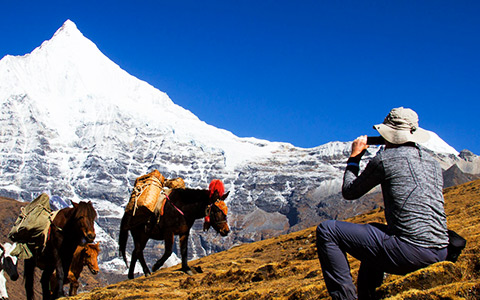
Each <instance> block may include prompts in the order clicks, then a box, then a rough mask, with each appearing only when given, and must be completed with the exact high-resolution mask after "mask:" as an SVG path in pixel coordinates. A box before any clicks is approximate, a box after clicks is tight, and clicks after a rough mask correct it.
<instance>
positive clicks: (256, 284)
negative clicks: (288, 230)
mask: <svg viewBox="0 0 480 300" xmlns="http://www.w3.org/2000/svg"><path fill="white" fill-rule="evenodd" d="M444 194H445V200H446V205H445V206H446V207H445V208H446V212H447V215H448V227H449V228H450V229H453V230H455V231H457V232H458V233H459V234H461V235H462V236H464V237H465V238H466V239H467V240H468V244H467V248H466V249H465V250H464V252H463V253H462V255H461V256H460V258H459V260H458V261H457V263H455V264H453V263H450V262H441V263H438V264H435V265H432V266H430V267H428V268H425V269H422V270H418V271H416V272H413V273H410V274H408V275H406V276H394V275H389V276H388V277H387V278H386V280H385V282H384V284H383V285H382V286H381V287H380V288H379V290H378V292H379V294H380V295H381V299H391V300H393V299H398V300H400V299H435V300H437V299H438V300H440V299H472V300H473V299H480V246H479V239H480V226H479V225H478V224H479V221H480V180H477V181H472V182H469V183H466V184H463V185H459V186H455V187H451V188H447V189H445V190H444ZM349 221H351V222H356V223H367V222H373V221H375V222H384V217H383V211H382V210H381V209H377V210H375V211H372V212H370V213H367V214H364V215H361V216H357V217H354V218H351V219H349ZM349 260H350V263H351V268H352V274H353V276H354V279H355V278H356V274H357V272H358V267H359V262H358V261H357V260H355V259H353V258H351V257H350V258H349ZM151 264H153V262H150V265H151ZM190 266H191V267H193V268H194V269H195V270H196V274H195V275H193V276H187V275H185V274H184V273H182V272H180V271H179V266H176V267H171V268H167V269H161V270H159V271H158V272H156V273H154V274H153V275H151V276H149V277H144V276H142V277H139V278H136V279H133V280H125V281H122V282H119V283H116V284H113V285H110V286H107V287H103V288H97V289H94V290H93V291H91V292H89V293H83V294H80V295H78V296H76V297H72V298H71V299H82V300H86V299H91V300H94V299H95V300H96V299H124V300H125V299H245V300H246V299H252V300H253V299H254V300H262V299H323V298H325V299H328V294H327V291H326V288H325V284H324V282H323V278H322V272H321V269H320V264H319V262H318V260H317V257H316V249H315V227H312V228H308V229H305V230H302V231H299V232H295V233H292V234H288V235H284V236H279V237H276V238H272V239H268V240H264V241H260V242H256V243H251V244H244V245H241V246H238V247H234V248H232V249H230V250H228V251H224V252H220V253H217V254H214V255H211V256H208V257H204V258H202V259H198V260H195V261H192V262H190Z"/></svg>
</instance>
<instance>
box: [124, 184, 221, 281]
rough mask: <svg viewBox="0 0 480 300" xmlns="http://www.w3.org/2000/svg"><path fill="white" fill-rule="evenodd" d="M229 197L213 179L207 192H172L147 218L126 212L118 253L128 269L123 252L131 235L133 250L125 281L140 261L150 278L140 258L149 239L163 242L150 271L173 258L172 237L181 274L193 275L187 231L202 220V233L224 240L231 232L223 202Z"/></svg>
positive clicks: (200, 190) (143, 261) (178, 190)
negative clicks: (213, 232) (212, 231)
mask: <svg viewBox="0 0 480 300" xmlns="http://www.w3.org/2000/svg"><path fill="white" fill-rule="evenodd" d="M228 194H229V192H227V193H225V188H224V185H223V183H222V181H220V180H218V179H214V180H212V182H211V183H210V185H209V189H189V188H185V189H183V188H174V189H172V190H171V192H170V194H169V195H168V197H167V198H166V201H165V203H164V205H163V206H162V208H161V210H158V211H155V213H152V214H151V216H150V217H149V218H145V217H144V216H136V215H132V214H131V213H130V212H127V211H126V212H125V213H124V215H123V218H122V221H121V225H120V235H119V249H120V255H121V256H122V257H123V259H124V261H125V263H126V264H127V267H128V262H127V258H126V255H125V251H126V245H127V240H128V232H129V231H130V233H131V235H132V237H133V242H134V250H133V252H132V257H131V262H130V267H129V272H128V278H130V279H131V278H133V277H134V270H135V264H136V262H137V260H139V261H140V264H141V266H142V269H143V272H144V274H145V275H148V274H150V270H149V268H148V266H147V264H146V262H145V258H144V256H143V249H144V248H145V246H146V244H147V242H148V240H149V239H155V240H164V242H165V252H164V253H163V256H162V257H161V258H160V259H159V260H157V262H156V263H155V264H154V265H153V268H152V270H153V271H156V270H158V269H159V268H160V267H161V266H162V265H163V264H164V263H165V261H166V260H167V259H168V258H169V257H170V255H171V254H172V248H173V243H174V236H175V235H178V236H179V237H180V252H181V257H182V271H184V272H185V273H187V274H192V271H191V270H190V267H189V266H188V263H187V252H188V249H187V246H188V237H189V234H190V229H191V227H192V225H193V223H194V222H195V220H197V219H201V218H205V222H204V230H208V229H209V228H210V227H213V228H214V229H215V230H216V231H217V232H218V233H220V235H222V236H227V235H228V233H229V232H230V229H229V227H228V224H227V213H228V208H227V205H226V204H225V202H224V200H225V199H226V198H227V196H228ZM160 211H161V212H162V213H163V214H162V215H160V214H161V212H160Z"/></svg>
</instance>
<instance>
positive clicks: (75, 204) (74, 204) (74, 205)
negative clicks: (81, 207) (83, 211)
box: [70, 200, 78, 207]
mask: <svg viewBox="0 0 480 300" xmlns="http://www.w3.org/2000/svg"><path fill="white" fill-rule="evenodd" d="M70 202H72V205H73V207H77V206H78V203H75V202H73V201H72V200H70Z"/></svg>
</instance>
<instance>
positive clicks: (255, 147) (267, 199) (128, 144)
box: [0, 21, 480, 270]
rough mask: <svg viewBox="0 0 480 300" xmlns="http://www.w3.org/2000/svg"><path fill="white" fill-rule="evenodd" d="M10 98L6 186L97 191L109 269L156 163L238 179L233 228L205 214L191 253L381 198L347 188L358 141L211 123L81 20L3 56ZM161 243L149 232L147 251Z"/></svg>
mask: <svg viewBox="0 0 480 300" xmlns="http://www.w3.org/2000/svg"><path fill="white" fill-rule="evenodd" d="M0 107H1V110H0V128H1V129H0V196H4V197H10V198H14V199H18V200H22V201H31V200H32V199H34V198H35V197H36V196H37V195H38V194H39V193H41V192H47V193H48V194H49V195H51V198H52V205H53V206H55V207H56V208H61V207H64V206H65V205H68V204H69V200H73V201H92V202H93V203H94V206H95V208H96V209H97V211H98V214H99V218H98V221H97V225H98V226H97V233H98V239H99V240H101V241H102V252H101V261H102V268H103V269H105V270H108V269H113V270H123V269H124V264H123V262H120V260H119V259H118V257H117V251H118V250H117V245H116V244H117V242H116V241H117V236H118V228H119V223H120V219H121V217H122V215H123V211H124V207H125V205H126V203H127V201H128V199H129V197H130V192H131V189H132V187H133V183H134V181H135V179H136V178H137V177H138V176H140V175H143V174H146V173H147V172H149V171H151V170H152V169H158V170H159V171H160V172H161V173H162V174H163V175H164V176H165V177H167V178H174V177H182V178H184V180H185V182H186V184H187V186H189V187H192V188H207V187H208V183H209V182H210V180H212V179H214V178H219V179H222V180H223V181H224V183H225V187H226V189H227V190H229V191H231V193H230V196H229V198H228V199H227V204H228V206H229V208H230V211H229V216H228V218H229V224H230V226H231V228H232V233H231V235H229V236H228V237H227V238H221V237H219V236H216V235H215V234H214V233H212V232H209V233H203V232H202V231H201V229H202V224H201V221H198V223H196V224H195V225H194V228H193V229H194V230H193V234H192V236H191V239H190V247H189V249H190V252H189V255H190V257H191V258H195V257H202V256H205V255H208V254H211V253H213V252H218V251H221V250H224V249H228V248H230V247H231V246H233V245H236V244H239V243H244V242H251V241H256V240H260V239H264V238H267V237H271V236H273V235H278V234H280V233H286V232H289V231H294V230H298V229H303V228H306V227H308V226H312V225H314V224H317V223H318V222H320V221H321V220H324V219H327V218H346V217H348V216H353V215H356V214H358V213H361V212H364V211H366V210H369V209H371V208H374V207H376V206H378V205H379V203H380V202H379V199H378V197H376V195H375V191H374V192H372V193H371V194H370V195H367V196H365V197H363V198H362V199H361V200H359V201H354V202H349V201H345V200H343V199H342V197H341V195H340V194H339V191H340V186H341V180H342V176H343V167H344V162H345V161H346V158H347V156H348V154H349V148H350V144H349V143H342V142H332V143H328V144H325V145H322V146H319V147H316V148H311V149H302V148H297V147H294V146H292V145H290V144H286V143H272V142H268V141H264V140H258V139H253V138H248V139H246V138H238V137H236V136H234V135H233V134H232V133H230V132H228V131H225V130H221V129H218V128H215V127H212V126H210V125H208V124H205V123H204V122H202V121H200V120H199V119H198V118H197V117H196V116H194V115H193V114H192V113H190V112H189V111H187V110H185V109H183V108H181V107H179V106H178V105H176V104H174V103H173V102H172V100H171V99H170V98H168V96H167V95H166V94H165V93H163V92H161V91H159V90H157V89H155V88H154V87H152V86H150V85H148V84H147V83H145V82H143V81H141V80H138V79H136V78H134V77H132V76H130V75H129V74H127V73H126V72H125V71H123V70H121V69H120V67H118V66H117V65H116V64H114V63H113V62H111V61H110V60H109V59H108V58H107V57H105V56H104V55H103V54H102V53H101V52H100V51H99V50H98V48H97V47H96V46H95V45H94V44H93V43H92V42H91V41H89V40H88V39H87V38H85V37H84V36H83V35H82V34H81V33H80V32H79V31H78V29H77V28H76V26H75V24H73V23H72V22H71V21H67V22H66V23H65V24H64V25H63V26H62V28H60V29H59V30H58V31H57V33H55V35H54V36H53V38H52V39H51V40H49V41H46V42H44V43H43V44H42V45H41V46H40V47H39V48H37V49H35V50H34V51H33V52H32V53H30V54H27V55H25V56H22V57H12V56H6V57H4V58H3V59H2V60H0ZM432 134H433V133H432ZM433 135H434V134H433ZM434 137H435V142H434V143H432V144H430V145H428V147H429V148H430V149H432V153H434V154H435V155H436V156H437V157H438V158H439V161H441V163H442V166H444V168H445V169H447V168H448V167H450V166H451V165H453V164H455V163H457V164H458V165H462V168H463V169H466V170H467V169H468V170H480V169H479V168H478V159H477V158H476V156H468V157H460V156H458V153H456V151H455V150H452V149H451V147H449V146H448V145H447V144H446V143H445V142H443V141H441V140H440V139H439V138H438V137H437V136H436V135H434ZM439 149H441V151H439ZM445 149H447V150H445ZM377 150H378V148H377V147H372V148H371V149H369V152H368V153H367V156H366V158H367V159H368V158H369V157H372V156H373V155H374V154H375V152H376V151H377ZM130 245H131V243H130ZM161 248H162V244H161V243H158V242H149V244H148V245H147V250H146V256H147V257H148V261H150V262H152V263H153V261H154V259H156V258H159V257H160V255H161V252H162V249H161Z"/></svg>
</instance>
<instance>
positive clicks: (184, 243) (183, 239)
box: [180, 232, 193, 275]
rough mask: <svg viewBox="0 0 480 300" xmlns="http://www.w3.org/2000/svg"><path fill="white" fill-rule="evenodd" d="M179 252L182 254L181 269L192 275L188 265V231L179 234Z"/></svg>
mask: <svg viewBox="0 0 480 300" xmlns="http://www.w3.org/2000/svg"><path fill="white" fill-rule="evenodd" d="M180 253H181V254H182V271H183V272H185V273H187V274H188V275H193V272H192V270H190V267H189V266H188V232H187V233H186V234H183V235H181V236H180Z"/></svg>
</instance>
